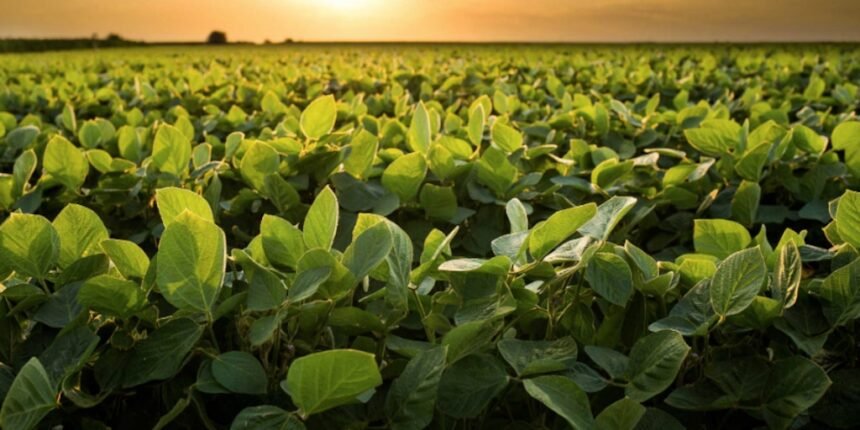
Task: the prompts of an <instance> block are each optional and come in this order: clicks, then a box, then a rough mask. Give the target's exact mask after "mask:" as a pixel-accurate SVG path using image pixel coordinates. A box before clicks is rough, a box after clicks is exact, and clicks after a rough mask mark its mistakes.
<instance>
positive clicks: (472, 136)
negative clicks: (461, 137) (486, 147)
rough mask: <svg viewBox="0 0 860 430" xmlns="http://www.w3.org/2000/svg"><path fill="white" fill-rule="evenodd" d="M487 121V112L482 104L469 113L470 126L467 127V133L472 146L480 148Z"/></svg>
mask: <svg viewBox="0 0 860 430" xmlns="http://www.w3.org/2000/svg"><path fill="white" fill-rule="evenodd" d="M485 121H486V112H485V111H484V107H483V106H482V105H480V104H478V105H476V106H475V109H474V110H471V112H470V113H469V124H468V126H467V127H466V132H467V134H468V135H469V141H470V142H472V146H475V147H480V146H481V141H482V140H483V138H484V123H485Z"/></svg>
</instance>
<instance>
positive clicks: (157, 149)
mask: <svg viewBox="0 0 860 430" xmlns="http://www.w3.org/2000/svg"><path fill="white" fill-rule="evenodd" d="M190 161H191V140H190V139H189V138H188V137H187V136H186V135H185V134H184V133H182V131H180V130H179V129H178V128H176V127H174V126H172V125H168V124H162V125H161V126H159V127H158V131H157V132H156V133H155V142H154V143H153V145H152V164H153V166H155V168H157V169H158V170H159V171H161V172H164V173H169V174H171V175H173V176H178V177H183V176H185V175H186V174H187V173H188V163H189V162H190Z"/></svg>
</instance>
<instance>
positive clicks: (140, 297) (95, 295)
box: [78, 275, 146, 319]
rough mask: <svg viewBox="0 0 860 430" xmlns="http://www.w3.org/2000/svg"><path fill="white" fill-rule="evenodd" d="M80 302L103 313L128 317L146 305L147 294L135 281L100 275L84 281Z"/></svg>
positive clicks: (79, 296) (79, 295) (123, 317)
mask: <svg viewBox="0 0 860 430" xmlns="http://www.w3.org/2000/svg"><path fill="white" fill-rule="evenodd" d="M78 303H80V304H81V305H82V306H86V307H88V308H90V309H92V310H94V311H96V312H100V313H102V314H107V315H110V316H116V317H119V318H122V319H128V318H129V317H131V316H132V315H133V314H134V313H135V312H137V311H139V310H141V309H142V308H143V307H144V306H145V305H146V294H145V293H144V291H143V290H142V289H141V288H140V287H139V286H138V284H137V283H135V282H132V281H126V280H124V279H119V278H114V277H113V276H110V275H100V276H96V277H95V278H90V279H88V280H86V281H85V282H84V285H83V286H82V287H81V289H80V291H78Z"/></svg>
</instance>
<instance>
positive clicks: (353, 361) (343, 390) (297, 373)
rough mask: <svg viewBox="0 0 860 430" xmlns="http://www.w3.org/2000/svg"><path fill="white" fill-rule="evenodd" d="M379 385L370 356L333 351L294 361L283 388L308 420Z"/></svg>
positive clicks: (356, 352) (379, 381) (377, 372)
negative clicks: (310, 416) (309, 417)
mask: <svg viewBox="0 0 860 430" xmlns="http://www.w3.org/2000/svg"><path fill="white" fill-rule="evenodd" d="M380 384H382V376H381V375H380V374H379V368H377V367H376V360H375V358H374V356H373V354H368V353H366V352H362V351H356V350H351V349H334V350H329V351H324V352H317V353H313V354H310V355H306V356H304V357H301V358H299V359H296V360H295V361H293V362H292V364H291V365H290V368H289V371H288V373H287V381H286V384H285V386H286V391H287V393H288V394H289V395H290V397H291V398H292V399H293V403H295V404H296V406H298V407H299V409H300V410H301V413H302V416H305V417H307V416H309V415H313V414H316V413H319V412H323V411H326V410H328V409H331V408H334V407H337V406H341V405H345V404H347V403H352V402H353V401H355V400H356V398H357V397H358V396H359V395H361V394H362V393H364V392H366V391H368V390H371V389H373V388H374V387H376V386H378V385H380Z"/></svg>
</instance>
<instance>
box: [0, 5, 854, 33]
mask: <svg viewBox="0 0 860 430" xmlns="http://www.w3.org/2000/svg"><path fill="white" fill-rule="evenodd" d="M212 29H220V30H224V31H226V32H227V34H228V36H229V38H230V39H231V40H249V41H255V42H261V41H263V40H265V39H271V40H273V41H280V40H283V39H285V38H287V37H291V38H294V39H296V40H307V41H318V40H415V41H434V40H437V41H610V42H612V41H779V40H854V41H860V0H241V1H240V0H0V37H88V36H89V35H91V34H93V33H97V34H98V35H100V36H104V35H106V34H108V33H111V32H114V33H118V34H120V35H122V36H124V37H126V38H131V39H145V40H151V41H168V40H169V41H175V40H203V39H205V37H206V35H207V34H208V33H209V31H210V30H212Z"/></svg>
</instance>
